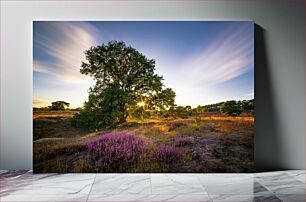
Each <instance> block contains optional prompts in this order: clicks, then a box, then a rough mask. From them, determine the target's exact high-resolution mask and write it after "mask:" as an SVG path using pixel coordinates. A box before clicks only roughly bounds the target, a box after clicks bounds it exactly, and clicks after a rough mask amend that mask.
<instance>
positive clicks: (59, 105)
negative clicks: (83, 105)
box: [48, 101, 70, 110]
mask: <svg viewBox="0 0 306 202" xmlns="http://www.w3.org/2000/svg"><path fill="white" fill-rule="evenodd" d="M69 105H70V103H68V102H65V101H55V102H52V103H51V106H48V108H49V109H50V110H65V109H66V107H67V108H68V107H69Z"/></svg>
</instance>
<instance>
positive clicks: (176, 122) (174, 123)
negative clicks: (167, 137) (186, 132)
mask: <svg viewBox="0 0 306 202" xmlns="http://www.w3.org/2000/svg"><path fill="white" fill-rule="evenodd" d="M186 125H187V124H186V123H184V122H179V121H175V122H173V123H171V124H170V126H169V132H170V131H173V130H175V129H177V128H180V127H182V126H186Z"/></svg>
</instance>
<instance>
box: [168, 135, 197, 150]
mask: <svg viewBox="0 0 306 202" xmlns="http://www.w3.org/2000/svg"><path fill="white" fill-rule="evenodd" d="M193 143H194V137H190V136H178V137H175V139H174V142H173V145H174V146H177V147H182V146H186V145H190V144H193Z"/></svg>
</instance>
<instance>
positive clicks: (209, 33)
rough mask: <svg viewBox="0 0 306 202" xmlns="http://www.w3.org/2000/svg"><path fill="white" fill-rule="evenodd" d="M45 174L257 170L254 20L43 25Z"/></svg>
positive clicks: (38, 70)
mask: <svg viewBox="0 0 306 202" xmlns="http://www.w3.org/2000/svg"><path fill="white" fill-rule="evenodd" d="M33 85H34V86H33V88H34V93H33V94H34V95H33V133H34V134H33V141H34V143H33V145H34V148H33V152H34V166H33V167H34V172H36V173H45V172H48V173H50V172H51V173H72V172H77V173H80V172H86V173H88V172H95V173H96V172H99V173H208V172H218V173H220V172H253V169H254V23H253V22H252V21H34V22H33Z"/></svg>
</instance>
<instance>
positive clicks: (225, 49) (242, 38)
mask: <svg viewBox="0 0 306 202" xmlns="http://www.w3.org/2000/svg"><path fill="white" fill-rule="evenodd" d="M249 26H250V25H247V26H241V27H239V28H238V29H237V27H236V28H235V27H229V28H228V29H227V30H225V31H224V32H223V33H221V34H219V35H218V36H216V37H215V39H214V40H213V41H212V42H211V44H209V45H207V46H205V48H204V49H202V50H201V49H200V50H199V51H196V52H195V53H193V54H191V55H190V56H189V57H187V58H186V60H185V62H184V63H183V65H182V67H181V68H180V71H179V72H180V74H181V75H184V78H185V79H184V80H186V81H188V82H187V83H189V84H190V85H194V86H196V85H200V84H205V85H214V84H219V83H223V82H226V81H229V80H231V79H234V78H236V77H238V76H240V75H242V74H244V73H246V72H248V71H249V70H251V69H252V68H253V43H254V42H253V36H252V35H251V34H249V32H246V31H247V29H249V28H250V27H249ZM246 33H247V34H246Z"/></svg>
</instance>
